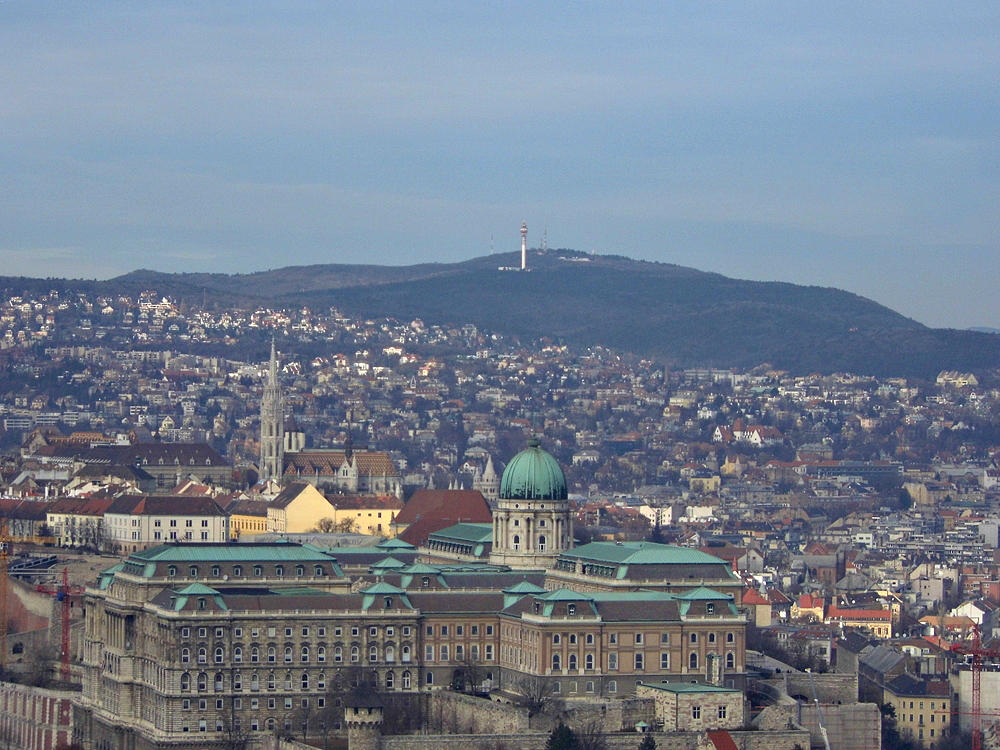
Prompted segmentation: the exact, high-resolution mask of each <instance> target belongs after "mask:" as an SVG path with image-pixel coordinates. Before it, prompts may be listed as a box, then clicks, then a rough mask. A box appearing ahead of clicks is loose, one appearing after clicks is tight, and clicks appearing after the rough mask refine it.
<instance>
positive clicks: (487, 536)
mask: <svg viewBox="0 0 1000 750" xmlns="http://www.w3.org/2000/svg"><path fill="white" fill-rule="evenodd" d="M430 536H431V537H432V538H434V539H453V540H455V541H456V542H480V543H481V542H489V541H492V540H493V524H491V523H456V524H455V525H454V526H448V527H446V528H443V529H441V530H440V531H435V532H433V533H432V534H430Z"/></svg>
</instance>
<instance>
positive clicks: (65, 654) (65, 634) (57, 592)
mask: <svg viewBox="0 0 1000 750" xmlns="http://www.w3.org/2000/svg"><path fill="white" fill-rule="evenodd" d="M35 591H38V592H39V593H42V594H49V595H50V596H55V597H56V601H57V602H58V603H59V619H60V623H59V624H60V628H61V635H62V640H61V644H60V649H59V661H60V665H61V666H60V672H61V676H62V679H63V680H64V681H66V682H69V679H70V669H69V657H70V637H69V635H70V633H69V623H70V616H69V615H70V603H71V601H72V600H71V597H72V596H76V595H79V594H81V593H83V587H82V586H70V585H69V568H63V572H62V583H60V584H59V585H58V586H55V585H49V584H44V583H42V584H39V585H38V586H35Z"/></svg>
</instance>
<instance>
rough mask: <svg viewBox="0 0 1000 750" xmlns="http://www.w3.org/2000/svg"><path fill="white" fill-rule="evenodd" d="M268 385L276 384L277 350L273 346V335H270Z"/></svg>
mask: <svg viewBox="0 0 1000 750" xmlns="http://www.w3.org/2000/svg"><path fill="white" fill-rule="evenodd" d="M267 384H268V385H277V384H278V350H277V349H275V346H274V336H271V364H270V368H269V369H268V380H267Z"/></svg>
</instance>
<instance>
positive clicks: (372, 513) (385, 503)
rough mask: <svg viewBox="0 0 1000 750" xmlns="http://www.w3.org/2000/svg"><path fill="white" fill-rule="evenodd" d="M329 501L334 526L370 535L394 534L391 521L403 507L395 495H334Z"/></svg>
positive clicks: (389, 535) (388, 535)
mask: <svg viewBox="0 0 1000 750" xmlns="http://www.w3.org/2000/svg"><path fill="white" fill-rule="evenodd" d="M330 502H331V504H332V505H333V515H332V518H333V523H334V526H335V527H336V528H338V529H340V530H348V529H349V530H350V531H355V532H357V533H359V534H370V535H372V536H384V537H394V536H395V535H396V533H395V531H394V524H393V522H394V521H395V520H396V515H397V514H398V513H399V511H400V510H402V509H403V501H402V500H400V499H399V498H398V497H396V496H395V495H377V496H369V495H347V496H343V497H340V496H334V497H333V499H332V500H331V501H330Z"/></svg>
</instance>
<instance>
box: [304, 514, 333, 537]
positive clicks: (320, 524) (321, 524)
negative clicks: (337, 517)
mask: <svg viewBox="0 0 1000 750" xmlns="http://www.w3.org/2000/svg"><path fill="white" fill-rule="evenodd" d="M310 531H312V532H318V533H320V534H332V533H333V532H335V531H337V524H336V522H335V521H334V520H333V519H332V518H330V516H327V517H326V518H321V519H319V521H317V522H316V525H315V526H313V527H312V528H311V529H310Z"/></svg>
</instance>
